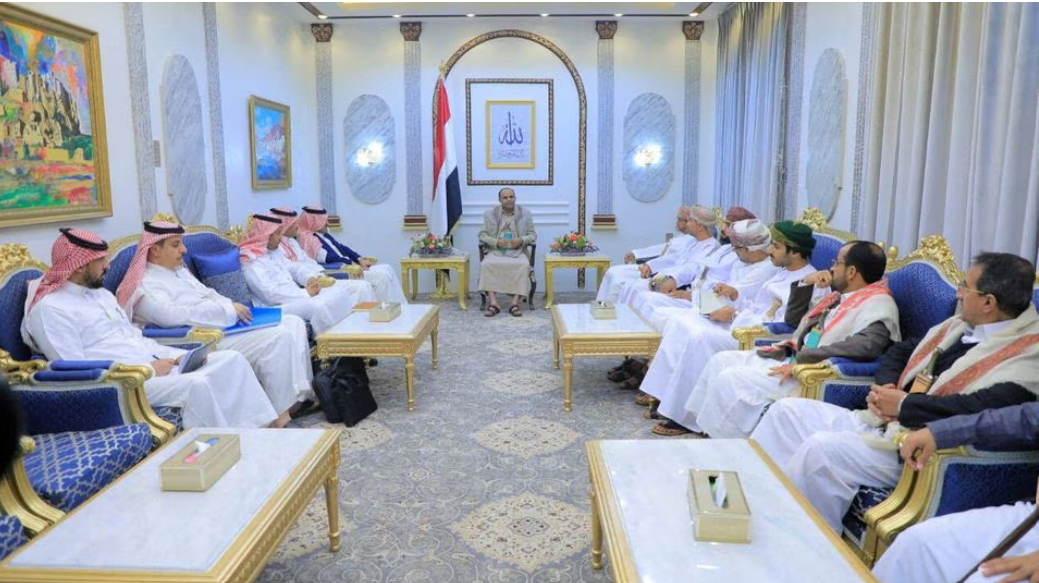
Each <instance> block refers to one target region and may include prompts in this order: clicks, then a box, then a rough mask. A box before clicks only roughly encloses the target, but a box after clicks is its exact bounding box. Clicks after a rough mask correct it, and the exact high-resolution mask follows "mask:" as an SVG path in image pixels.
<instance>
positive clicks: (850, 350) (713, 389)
mask: <svg viewBox="0 0 1039 583" xmlns="http://www.w3.org/2000/svg"><path fill="white" fill-rule="evenodd" d="M779 236H780V237H781V236H782V235H779ZM772 238H773V240H775V239H776V238H777V230H775V229H774V230H773V232H772ZM886 266H887V257H886V256H885V254H884V250H883V249H881V248H880V246H878V245H876V244H875V243H870V242H866V241H853V242H851V243H847V244H845V245H844V246H843V247H841V250H840V251H839V252H838V253H837V259H836V260H835V261H834V264H833V267H832V276H831V272H818V273H816V274H814V276H810V280H809V281H810V283H812V284H813V285H816V286H818V285H825V284H826V283H832V288H833V291H832V292H831V293H830V294H829V295H828V296H826V297H825V298H823V299H822V300H821V301H820V302H819V303H818V304H816V306H815V307H814V308H812V310H811V311H809V312H808V314H807V315H806V316H805V317H804V318H802V319H801V323H800V324H799V326H798V328H797V330H795V331H794V335H793V339H791V340H787V341H784V342H780V343H777V344H774V345H772V346H771V347H768V348H762V349H758V350H756V351H751V350H744V351H740V350H729V351H725V352H719V353H718V354H715V355H714V356H713V357H711V359H710V360H708V361H707V364H706V366H705V367H704V370H703V372H702V373H701V374H700V378H699V379H698V380H697V381H696V385H695V386H694V387H693V391H692V393H690V395H689V398H688V399H687V400H686V403H685V408H686V410H687V411H689V412H690V413H692V414H693V415H694V416H695V420H696V425H695V426H694V427H689V429H691V430H694V431H702V432H706V433H707V434H709V435H710V436H711V437H716V438H738V437H747V436H749V435H750V434H751V432H752V431H754V428H755V427H756V426H757V424H758V420H759V419H760V418H761V414H762V413H763V412H764V411H765V408H766V407H767V406H768V405H769V404H771V403H772V402H773V401H775V400H776V399H779V398H780V397H784V396H788V395H789V394H790V393H791V392H796V391H797V390H798V386H797V384H796V383H789V384H787V382H788V381H789V380H790V371H791V369H792V368H793V365H794V364H795V363H797V364H809V363H815V362H820V361H823V360H826V359H827V358H831V357H834V356H840V357H845V358H851V359H854V360H862V361H866V360H873V359H876V358H877V357H879V356H880V355H881V354H883V352H884V350H885V349H887V347H888V346H890V345H891V343H892V342H897V341H898V340H900V339H901V336H900V332H899V326H898V306H897V305H895V300H894V298H893V297H891V292H890V291H889V290H888V288H887V283H886V281H885V280H883V279H882V278H883V276H884V269H885V267H886ZM816 276H818V277H816ZM830 279H832V282H830V281H828V280H830ZM816 280H817V281H816ZM806 287H807V286H806ZM794 291H797V290H796V289H795V290H794ZM807 293H812V292H811V291H810V288H809V291H808V292H807ZM794 339H796V340H794ZM791 357H792V358H793V361H790V362H787V363H786V364H783V365H780V366H776V364H777V363H776V359H779V360H784V359H790V358H791Z"/></svg>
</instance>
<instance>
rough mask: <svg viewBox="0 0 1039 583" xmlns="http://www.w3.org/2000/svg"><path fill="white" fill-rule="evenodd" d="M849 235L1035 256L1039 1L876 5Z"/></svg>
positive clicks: (961, 255) (962, 257)
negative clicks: (870, 85)
mask: <svg viewBox="0 0 1039 583" xmlns="http://www.w3.org/2000/svg"><path fill="white" fill-rule="evenodd" d="M878 32H879V34H878V36H877V43H878V47H880V48H879V53H878V58H877V59H876V61H875V62H876V71H875V79H876V90H875V94H874V95H875V97H874V100H873V105H872V109H871V111H870V113H869V114H868V119H867V120H866V122H867V124H868V126H867V127H868V128H870V129H869V132H870V135H869V136H868V138H867V141H866V151H865V154H864V160H863V164H864V166H863V170H864V171H863V178H862V180H863V191H862V192H863V197H862V200H863V207H862V215H861V216H862V221H861V232H858V233H857V234H858V235H860V236H862V237H864V238H869V239H873V240H883V241H890V242H891V243H893V244H897V245H899V246H900V247H901V248H902V249H903V251H908V250H911V249H914V248H916V246H917V243H918V242H919V240H920V238H921V237H923V236H925V235H931V234H941V235H944V236H945V238H946V239H948V241H949V243H950V245H951V247H952V250H953V253H954V254H955V257H956V258H957V260H958V261H959V262H960V263H961V265H963V266H965V265H966V264H968V263H969V261H970V257H971V256H973V255H974V254H976V253H977V252H979V251H982V250H988V251H1006V252H1011V253H1016V254H1018V255H1021V256H1023V257H1026V258H1028V259H1029V260H1031V261H1032V262H1035V260H1036V257H1037V254H1039V124H1037V117H1039V4H1007V3H993V4H906V3H897V4H885V5H883V7H882V8H881V9H880V18H879V31H878Z"/></svg>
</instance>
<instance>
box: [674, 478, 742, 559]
mask: <svg viewBox="0 0 1039 583" xmlns="http://www.w3.org/2000/svg"><path fill="white" fill-rule="evenodd" d="M719 477H721V478H723V482H724V490H725V502H724V504H723V505H722V506H719V505H718V504H717V503H716V500H715V494H716V493H717V492H716V491H715V490H713V489H712V488H711V481H712V478H713V479H714V480H715V483H716V484H718V482H717V480H718V478H719ZM689 511H690V513H691V514H692V517H693V537H694V538H695V539H696V540H698V541H708V542H720V543H749V542H750V508H748V507H747V499H746V498H745V497H744V495H743V487H742V486H741V485H740V477H739V475H738V474H736V472H723V471H718V470H689Z"/></svg>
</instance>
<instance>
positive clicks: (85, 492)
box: [25, 423, 152, 512]
mask: <svg viewBox="0 0 1039 583" xmlns="http://www.w3.org/2000/svg"><path fill="white" fill-rule="evenodd" d="M33 439H34V440H35V441H36V450H35V451H33V452H32V453H30V454H29V455H27V456H25V471H26V473H27V474H28V475H29V482H30V483H31V484H32V487H33V490H35V491H36V493H38V494H39V495H40V496H41V497H42V498H43V499H44V500H46V501H47V502H48V503H49V504H51V505H52V506H54V507H56V508H58V509H60V510H62V511H64V512H70V511H71V510H72V509H74V508H75V507H77V506H79V505H80V504H82V503H83V502H84V501H85V500H86V499H87V498H89V497H91V496H93V495H94V494H95V493H97V491H98V490H100V489H101V488H104V487H105V486H107V485H108V484H110V483H111V482H112V481H113V480H115V479H116V478H118V477H119V476H121V475H122V474H123V473H125V472H126V471H127V470H129V469H130V468H131V467H133V466H134V464H136V463H137V462H139V461H141V460H142V459H144V456H146V455H148V452H149V451H151V448H152V436H151V432H150V431H149V430H148V426H147V425H145V424H144V423H137V424H134V425H118V426H116V427H109V428H107V429H99V430H97V431H71V432H66V433H46V434H42V435H34V436H33Z"/></svg>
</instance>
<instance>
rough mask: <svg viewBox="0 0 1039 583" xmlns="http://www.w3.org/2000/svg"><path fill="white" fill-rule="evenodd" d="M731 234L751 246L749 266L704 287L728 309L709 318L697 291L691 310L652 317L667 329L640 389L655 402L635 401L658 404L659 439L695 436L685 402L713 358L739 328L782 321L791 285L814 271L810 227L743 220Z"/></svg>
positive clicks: (746, 254) (732, 344)
mask: <svg viewBox="0 0 1039 583" xmlns="http://www.w3.org/2000/svg"><path fill="white" fill-rule="evenodd" d="M731 237H732V239H733V241H734V243H733V244H734V245H736V246H739V247H745V248H746V249H747V250H746V251H743V252H742V254H741V259H744V258H745V261H746V262H741V264H740V265H739V266H737V267H736V268H733V270H732V273H731V275H732V277H730V279H729V281H726V282H714V281H709V282H707V283H705V287H706V288H707V289H711V290H713V291H714V293H715V294H716V295H717V296H718V297H719V298H721V301H722V302H724V303H725V304H728V305H723V306H720V307H718V308H716V309H714V310H712V311H710V312H709V313H707V314H706V316H705V315H703V314H702V313H701V309H700V294H699V292H697V296H696V297H694V298H692V301H691V308H668V307H665V308H661V309H659V310H657V311H656V312H655V313H654V314H653V315H652V318H651V320H650V322H651V324H652V325H653V326H654V327H657V326H659V327H660V328H661V330H662V334H663V339H662V341H661V344H660V348H659V349H657V354H656V356H655V357H654V359H653V365H652V366H651V367H650V368H649V371H648V372H647V373H646V378H645V379H643V380H642V384H641V386H640V387H639V388H640V389H641V390H642V391H643V392H644V393H645V395H648V398H647V397H645V396H642V395H640V396H639V397H638V398H637V399H636V402H637V403H639V404H640V405H651V406H653V407H652V408H651V409H650V412H649V413H648V415H647V416H648V417H649V418H650V419H661V420H662V422H661V423H660V424H659V425H658V426H656V427H654V428H653V432H654V433H657V434H659V435H678V434H681V433H687V432H688V429H687V428H686V424H690V425H691V424H692V423H693V418H692V417H691V416H690V415H689V413H687V412H686V410H685V402H686V400H687V399H688V398H689V393H690V392H691V391H692V389H693V387H694V386H696V381H697V380H698V379H699V378H700V373H701V372H702V371H703V368H704V366H705V365H706V364H707V361H708V360H709V359H710V358H711V356H713V355H714V354H717V353H719V352H722V351H725V350H736V349H737V348H738V347H739V344H738V343H737V341H736V339H735V338H733V336H732V330H733V329H734V328H742V327H749V326H758V325H761V324H762V323H764V322H770V321H783V319H784V317H785V316H786V311H787V306H788V300H789V296H790V290H791V284H794V285H796V284H797V282H799V281H801V280H802V279H804V278H805V277H807V276H809V275H811V274H813V273H815V268H814V267H812V264H811V263H809V262H808V259H809V257H811V253H812V249H814V248H815V238H814V234H813V233H812V230H811V228H810V227H808V226H807V225H804V224H799V223H793V222H790V221H781V222H779V223H776V224H775V225H774V226H773V227H772V228H769V227H766V226H765V225H764V224H762V223H760V222H759V221H748V222H747V226H743V223H737V224H736V225H735V226H734V227H733V229H732V232H731ZM766 259H767V260H766ZM763 278H764V279H763ZM820 297H821V294H820ZM654 400H656V401H659V403H658V404H656V405H654Z"/></svg>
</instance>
